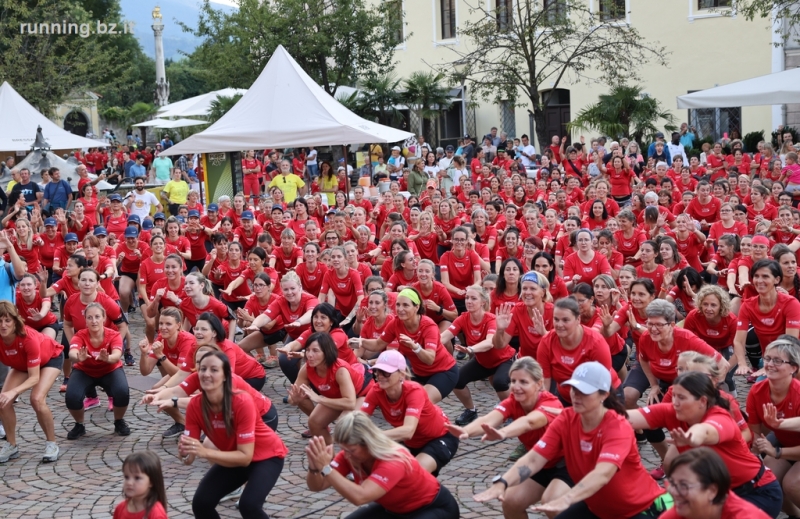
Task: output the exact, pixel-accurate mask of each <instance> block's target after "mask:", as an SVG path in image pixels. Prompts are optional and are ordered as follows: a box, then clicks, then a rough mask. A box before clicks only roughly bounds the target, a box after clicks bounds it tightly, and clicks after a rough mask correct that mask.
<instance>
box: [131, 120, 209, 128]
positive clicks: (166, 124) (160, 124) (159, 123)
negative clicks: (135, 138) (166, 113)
mask: <svg viewBox="0 0 800 519" xmlns="http://www.w3.org/2000/svg"><path fill="white" fill-rule="evenodd" d="M201 124H208V121H201V120H200V119H184V118H181V119H176V120H174V121H173V120H170V119H160V118H159V119H153V120H152V121H145V122H143V123H139V124H134V126H140V127H141V126H147V127H149V128H185V127H187V126H199V125H201Z"/></svg>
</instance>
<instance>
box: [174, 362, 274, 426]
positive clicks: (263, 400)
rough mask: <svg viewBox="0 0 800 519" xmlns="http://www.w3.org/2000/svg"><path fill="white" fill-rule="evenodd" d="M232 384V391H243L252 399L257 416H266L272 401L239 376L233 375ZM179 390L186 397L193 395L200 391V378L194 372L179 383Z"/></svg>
mask: <svg viewBox="0 0 800 519" xmlns="http://www.w3.org/2000/svg"><path fill="white" fill-rule="evenodd" d="M232 382H233V390H234V391H243V392H246V393H247V394H248V395H250V396H251V397H253V403H255V405H256V412H257V413H258V415H259V416H264V415H265V414H267V412H268V411H269V410H270V408H271V407H272V401H270V399H269V398H267V396H266V395H265V394H264V393H261V392H260V391H256V390H255V389H253V386H251V385H250V384H248V383H247V381H246V380H245V379H243V378H242V377H240V376H239V375H236V374H233V378H232ZM181 389H183V391H184V392H185V393H186V394H187V395H193V394H194V393H195V392H197V391H200V376H199V375H198V374H197V372H196V371H195V372H194V373H192V374H191V375H189V376H188V377H186V379H185V380H184V381H183V382H181Z"/></svg>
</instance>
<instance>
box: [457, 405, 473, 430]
mask: <svg viewBox="0 0 800 519" xmlns="http://www.w3.org/2000/svg"><path fill="white" fill-rule="evenodd" d="M477 418H478V411H477V410H475V409H464V412H463V413H461V416H459V417H458V418H456V425H460V426H462V427H463V426H465V425H467V424H469V423H470V422H472V421H474V420H475V419H477Z"/></svg>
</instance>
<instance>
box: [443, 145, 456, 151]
mask: <svg viewBox="0 0 800 519" xmlns="http://www.w3.org/2000/svg"><path fill="white" fill-rule="evenodd" d="M444 151H455V148H453V147H452V146H448V147H446V148H445V149H444Z"/></svg>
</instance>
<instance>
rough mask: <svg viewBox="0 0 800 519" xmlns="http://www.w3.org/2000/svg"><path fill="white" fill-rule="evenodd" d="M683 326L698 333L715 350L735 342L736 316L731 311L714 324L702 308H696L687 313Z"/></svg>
mask: <svg viewBox="0 0 800 519" xmlns="http://www.w3.org/2000/svg"><path fill="white" fill-rule="evenodd" d="M683 328H684V329H686V330H689V331H690V332H692V333H694V334H695V335H697V337H699V338H700V339H702V340H703V341H705V342H706V343H707V344H708V345H709V346H711V347H712V348H714V349H715V350H721V349H723V348H727V347H728V346H731V345H732V344H733V338H734V337H735V336H736V316H735V315H733V314H731V313H729V314H728V315H727V316H725V317H723V318H722V319H720V321H719V322H718V323H717V324H714V325H712V324H711V323H709V322H708V320H707V319H706V317H705V315H703V313H702V312H701V311H700V310H698V309H694V310H692V311H691V312H689V313H688V314H687V315H686V320H685V321H684V322H683Z"/></svg>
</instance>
